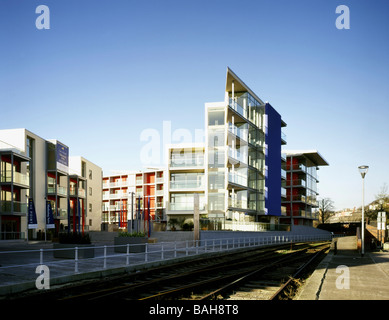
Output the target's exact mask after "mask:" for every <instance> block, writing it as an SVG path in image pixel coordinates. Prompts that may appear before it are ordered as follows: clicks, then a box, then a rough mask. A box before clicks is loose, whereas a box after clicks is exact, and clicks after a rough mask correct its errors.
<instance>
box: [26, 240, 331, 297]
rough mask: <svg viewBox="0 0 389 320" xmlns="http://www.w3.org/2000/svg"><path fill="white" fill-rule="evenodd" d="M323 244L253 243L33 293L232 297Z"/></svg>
mask: <svg viewBox="0 0 389 320" xmlns="http://www.w3.org/2000/svg"><path fill="white" fill-rule="evenodd" d="M323 246H325V247H328V246H329V244H328V243H323V242H320V243H299V244H294V245H293V249H292V250H291V245H290V244H284V245H278V246H272V247H266V248H264V247H261V248H255V249H253V248H251V249H249V250H246V251H243V252H238V253H237V252H235V253H230V254H226V255H223V256H219V257H213V258H200V259H196V260H193V261H189V262H188V261H186V262H181V263H176V264H171V265H167V266H164V267H158V268H153V269H149V270H145V271H141V272H136V273H133V274H126V275H121V276H116V277H110V278H107V279H100V280H99V281H88V282H86V283H83V284H77V285H72V286H68V287H63V288H59V289H56V290H48V291H47V292H44V293H40V294H37V295H35V296H32V297H33V298H38V299H39V298H42V299H55V300H70V301H72V300H94V301H99V300H105V299H128V300H151V299H153V300H156V299H190V300H197V299H199V300H202V299H228V298H229V296H230V295H231V292H235V293H236V292H237V290H238V291H239V288H242V287H243V286H246V287H247V286H250V285H251V286H252V287H253V288H254V286H255V281H257V282H258V281H260V280H258V279H260V278H264V279H265V280H263V279H262V281H268V282H269V279H270V278H269V277H268V276H269V275H270V274H271V272H273V273H274V272H275V271H276V270H278V272H279V273H280V270H281V268H289V269H291V270H292V269H293V270H294V269H296V268H294V267H293V268H292V267H291V265H293V264H298V267H299V266H301V263H302V261H303V260H306V258H307V256H311V253H310V252H312V251H318V250H319V248H322V247H323ZM298 267H297V269H299V268H298ZM289 273H290V272H289ZM289 273H288V275H289ZM292 274H293V273H292ZM273 278H274V275H273ZM278 281H279V280H277V281H276V280H274V281H273V282H274V283H277V284H278V286H277V288H279V284H280V282H278ZM284 282H285V281H284ZM237 288H238V289H237ZM279 296H280V297H281V296H282V295H279ZM22 298H23V297H22ZM24 298H27V299H28V298H31V295H25V296H24Z"/></svg>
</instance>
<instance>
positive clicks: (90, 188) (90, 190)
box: [89, 187, 92, 196]
mask: <svg viewBox="0 0 389 320" xmlns="http://www.w3.org/2000/svg"><path fill="white" fill-rule="evenodd" d="M89 195H90V196H91V195H92V187H89Z"/></svg>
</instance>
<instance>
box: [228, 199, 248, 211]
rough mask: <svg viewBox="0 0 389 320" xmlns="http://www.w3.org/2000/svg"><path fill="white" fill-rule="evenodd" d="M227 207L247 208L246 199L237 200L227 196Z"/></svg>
mask: <svg viewBox="0 0 389 320" xmlns="http://www.w3.org/2000/svg"><path fill="white" fill-rule="evenodd" d="M228 207H230V208H237V209H247V200H238V199H233V198H230V197H229V198H228Z"/></svg>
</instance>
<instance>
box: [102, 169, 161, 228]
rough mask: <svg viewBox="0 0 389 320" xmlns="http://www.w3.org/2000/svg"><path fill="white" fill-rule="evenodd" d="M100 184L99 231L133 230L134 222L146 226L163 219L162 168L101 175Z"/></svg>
mask: <svg viewBox="0 0 389 320" xmlns="http://www.w3.org/2000/svg"><path fill="white" fill-rule="evenodd" d="M102 181H103V186H102V188H103V206H102V223H103V230H110V231H113V230H118V229H128V230H137V226H136V224H135V223H136V222H135V220H136V219H138V220H142V221H144V223H146V224H148V221H150V222H156V223H158V222H161V221H165V220H166V212H165V208H166V203H165V201H166V195H165V192H166V188H165V170H164V169H158V168H155V169H146V170H143V171H131V172H121V173H117V174H112V175H107V176H104V177H103V180H102ZM137 213H138V215H137ZM149 218H150V219H149ZM128 221H132V225H131V226H127V223H128ZM137 222H139V221H137ZM144 228H145V229H146V230H147V229H148V226H146V227H145V226H143V227H142V228H141V229H142V230H143V229H144Z"/></svg>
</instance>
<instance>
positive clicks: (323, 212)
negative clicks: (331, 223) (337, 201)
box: [319, 198, 335, 223]
mask: <svg viewBox="0 0 389 320" xmlns="http://www.w3.org/2000/svg"><path fill="white" fill-rule="evenodd" d="M334 209H335V207H334V201H332V200H331V199H330V198H323V199H320V200H319V222H320V223H324V222H325V221H326V220H327V219H328V218H329V217H330V215H331V213H332V212H333V210H334Z"/></svg>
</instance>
